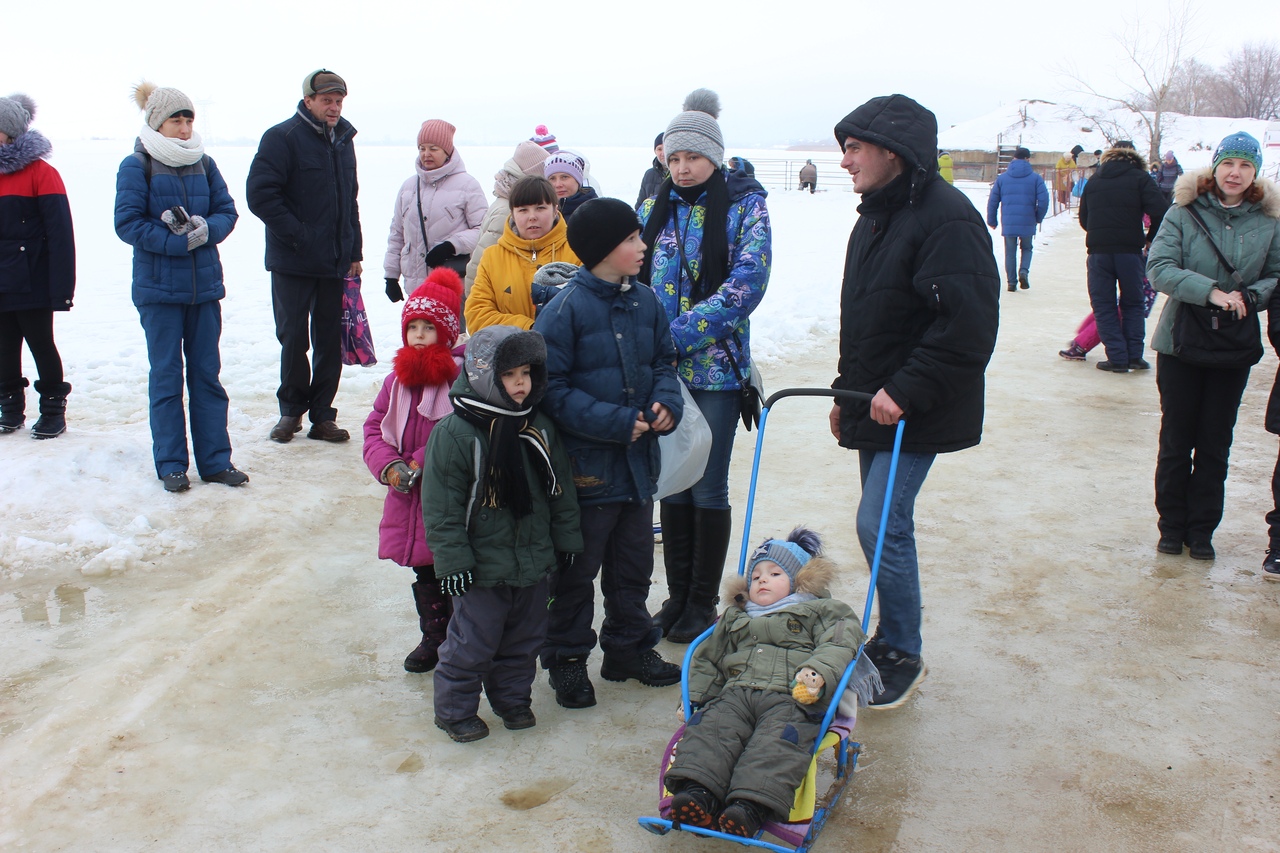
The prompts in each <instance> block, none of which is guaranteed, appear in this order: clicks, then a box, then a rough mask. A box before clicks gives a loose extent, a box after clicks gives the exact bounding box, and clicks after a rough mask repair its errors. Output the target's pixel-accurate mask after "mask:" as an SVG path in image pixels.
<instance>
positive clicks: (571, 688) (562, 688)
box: [547, 655, 596, 708]
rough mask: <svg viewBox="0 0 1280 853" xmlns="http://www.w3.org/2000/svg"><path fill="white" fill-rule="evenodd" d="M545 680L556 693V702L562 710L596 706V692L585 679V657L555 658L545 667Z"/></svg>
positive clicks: (588, 679)
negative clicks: (549, 682)
mask: <svg viewBox="0 0 1280 853" xmlns="http://www.w3.org/2000/svg"><path fill="white" fill-rule="evenodd" d="M547 678H548V679H549V680H550V681H551V688H552V689H553V690H555V691H556V702H557V703H558V704H559V705H560V707H562V708H590V707H591V706H593V705H595V704H596V690H595V688H594V687H592V686H591V679H590V678H588V677H587V656H586V655H567V656H565V657H557V658H556V662H555V663H554V664H552V665H551V666H549V667H547Z"/></svg>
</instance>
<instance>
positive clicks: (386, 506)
mask: <svg viewBox="0 0 1280 853" xmlns="http://www.w3.org/2000/svg"><path fill="white" fill-rule="evenodd" d="M395 378H396V375H395V373H391V374H389V375H388V376H387V378H386V380H384V381H383V383H382V390H381V391H379V392H378V399H377V400H375V401H374V403H373V411H372V412H370V413H369V417H368V418H366V419H365V422H364V462H365V464H366V465H368V466H369V470H370V471H371V472H372V473H373V476H374V478H375V479H377V480H378V482H380V483H381V482H384V481H383V479H382V472H383V471H386V470H387V467H388V466H389V465H391V464H392V463H393V462H396V461H401V462H404V463H406V464H408V463H409V462H410V461H411V460H412V461H414V462H416V463H417V464H418V466H419V467H421V466H422V457H423V452H424V450H425V448H426V446H427V437H428V436H429V435H431V430H432V429H433V428H434V427H435V425H436V424H437V423H438V422H439V420H440V418H442V417H444V416H445V415H446V414H448V413H449V412H450V411H452V405H451V404H450V402H449V385H448V384H446V383H441V384H440V385H435V386H422V387H418V388H405V387H404V386H403V385H400V384H399V383H398V382H396V381H395ZM393 393H399V394H400V395H401V396H400V400H399V404H400V405H399V406H398V407H397V409H398V412H399V416H400V418H402V419H403V420H404V429H403V432H402V433H401V435H400V438H399V441H400V448H399V449H397V448H396V446H395V444H393V443H391V442H388V441H387V438H386V436H384V435H383V428H382V425H383V421H384V420H385V419H386V418H387V417H388V411H389V410H391V409H392V394H393ZM424 393H427V394H429V395H431V396H430V399H428V401H427V408H428V410H429V411H431V412H432V415H433V417H426V416H424V415H423V414H422V413H421V412H419V411H418V408H419V406H421V405H422V401H423V400H422V398H423V394H424ZM406 415H407V417H406ZM394 416H395V415H394V414H393V415H392V417H394ZM387 428H388V432H391V433H393V434H394V430H393V428H392V425H391V424H390V423H388V424H387ZM378 558H379V559H382V560H394V561H395V562H396V563H398V564H399V565H401V566H429V565H432V564H434V562H435V557H433V556H432V554H431V549H430V548H428V547H427V537H426V532H425V531H424V530H423V528H422V493H421V491H420V487H419V488H415V489H414V490H413V491H411V492H409V493H408V494H403V493H402V492H397V491H396V490H395V489H393V488H391V487H390V486H387V499H386V501H384V502H383V504H382V522H381V523H380V524H379V525H378Z"/></svg>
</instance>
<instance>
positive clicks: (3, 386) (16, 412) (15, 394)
mask: <svg viewBox="0 0 1280 853" xmlns="http://www.w3.org/2000/svg"><path fill="white" fill-rule="evenodd" d="M26 387H27V380H26V377H23V376H20V377H18V378H17V379H13V380H10V381H9V382H4V383H0V433H6V432H14V431H15V430H19V429H22V425H23V424H24V423H26V422H27V414H26V411H27V392H26V391H24V390H23V389H24V388H26Z"/></svg>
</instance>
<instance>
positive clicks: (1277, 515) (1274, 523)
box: [1267, 457, 1280, 553]
mask: <svg viewBox="0 0 1280 853" xmlns="http://www.w3.org/2000/svg"><path fill="white" fill-rule="evenodd" d="M1267 548H1268V549H1269V550H1271V551H1275V552H1277V553H1280V457H1277V458H1276V468H1275V470H1274V471H1272V472H1271V512H1269V513H1267Z"/></svg>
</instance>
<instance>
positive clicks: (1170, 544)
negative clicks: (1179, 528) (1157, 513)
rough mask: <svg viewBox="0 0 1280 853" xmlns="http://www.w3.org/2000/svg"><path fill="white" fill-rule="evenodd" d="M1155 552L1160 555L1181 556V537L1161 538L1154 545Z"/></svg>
mask: <svg viewBox="0 0 1280 853" xmlns="http://www.w3.org/2000/svg"><path fill="white" fill-rule="evenodd" d="M1156 550H1157V551H1159V552H1160V553H1161V554H1181V553H1182V537H1181V536H1161V537H1160V541H1159V542H1157V543H1156Z"/></svg>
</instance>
